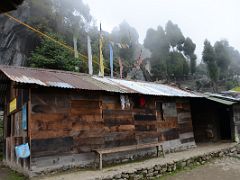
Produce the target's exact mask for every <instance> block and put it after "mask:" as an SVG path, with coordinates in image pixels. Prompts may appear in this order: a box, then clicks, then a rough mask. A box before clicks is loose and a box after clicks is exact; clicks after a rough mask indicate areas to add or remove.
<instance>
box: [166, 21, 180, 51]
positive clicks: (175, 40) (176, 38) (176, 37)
mask: <svg viewBox="0 0 240 180" xmlns="http://www.w3.org/2000/svg"><path fill="white" fill-rule="evenodd" d="M165 31H166V37H167V39H168V42H169V43H170V45H171V46H172V47H173V48H174V47H176V46H181V45H182V44H183V43H184V41H185V38H184V36H183V34H182V32H181V30H180V28H179V27H178V25H177V24H173V23H172V21H168V22H167V24H166V28H165Z"/></svg>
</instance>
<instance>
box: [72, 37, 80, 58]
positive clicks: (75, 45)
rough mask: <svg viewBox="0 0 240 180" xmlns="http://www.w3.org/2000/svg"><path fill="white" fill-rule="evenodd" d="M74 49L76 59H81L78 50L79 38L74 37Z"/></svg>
mask: <svg viewBox="0 0 240 180" xmlns="http://www.w3.org/2000/svg"><path fill="white" fill-rule="evenodd" d="M73 47H74V57H75V58H79V54H78V49H77V36H76V35H73Z"/></svg>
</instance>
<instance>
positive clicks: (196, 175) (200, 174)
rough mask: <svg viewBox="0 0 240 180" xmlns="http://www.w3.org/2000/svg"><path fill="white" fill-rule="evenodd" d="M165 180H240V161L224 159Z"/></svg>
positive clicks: (229, 158) (167, 177)
mask: <svg viewBox="0 0 240 180" xmlns="http://www.w3.org/2000/svg"><path fill="white" fill-rule="evenodd" d="M161 179H162V178H161ZM163 179H164V180H193V179H194V180H203V179H204V180H215V179H216V180H238V179H240V159H238V158H232V157H224V158H222V159H217V160H214V161H213V162H210V163H208V164H206V165H204V166H200V167H197V168H195V169H192V170H189V171H183V172H179V173H177V174H175V175H174V176H166V177H164V178H163Z"/></svg>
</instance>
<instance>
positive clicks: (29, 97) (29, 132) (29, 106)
mask: <svg viewBox="0 0 240 180" xmlns="http://www.w3.org/2000/svg"><path fill="white" fill-rule="evenodd" d="M31 96H32V92H31V88H29V93H28V106H27V108H28V111H27V113H28V116H27V117H28V118H27V126H28V127H27V128H28V131H27V132H28V133H27V137H28V141H29V142H28V144H29V147H30V157H29V167H28V168H29V169H31V157H32V151H31V141H32V138H31V134H32V133H31V108H32V107H31V101H32V97H31Z"/></svg>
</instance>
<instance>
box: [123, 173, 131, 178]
mask: <svg viewBox="0 0 240 180" xmlns="http://www.w3.org/2000/svg"><path fill="white" fill-rule="evenodd" d="M121 177H122V178H129V175H128V174H125V173H124V174H122V175H121Z"/></svg>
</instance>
